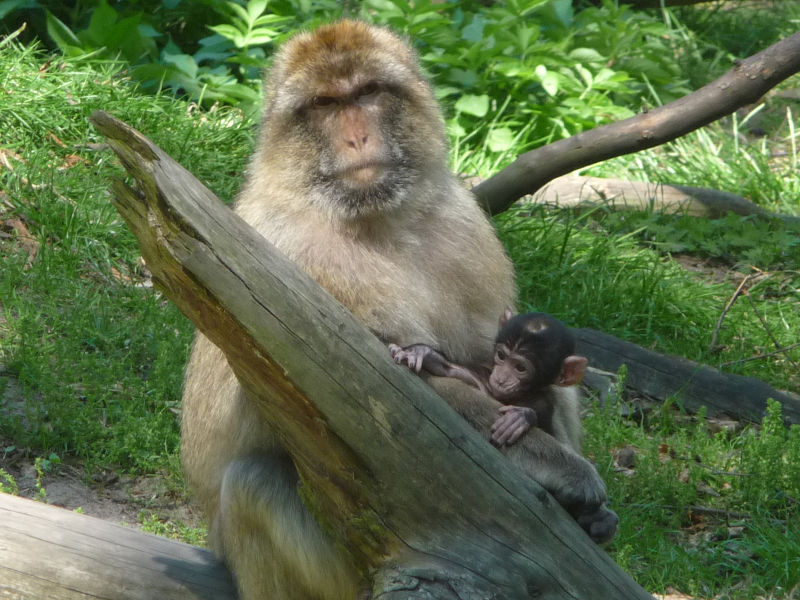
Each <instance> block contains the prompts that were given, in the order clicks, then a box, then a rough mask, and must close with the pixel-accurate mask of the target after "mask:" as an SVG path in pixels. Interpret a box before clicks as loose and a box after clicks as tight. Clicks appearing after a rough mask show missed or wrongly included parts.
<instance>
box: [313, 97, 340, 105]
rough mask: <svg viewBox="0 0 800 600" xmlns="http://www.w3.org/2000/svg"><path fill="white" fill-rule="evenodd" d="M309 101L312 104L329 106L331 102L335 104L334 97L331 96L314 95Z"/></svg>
mask: <svg viewBox="0 0 800 600" xmlns="http://www.w3.org/2000/svg"><path fill="white" fill-rule="evenodd" d="M311 103H312V104H313V105H314V106H331V105H332V104H336V98H334V97H332V96H314V99H313V100H312V101H311Z"/></svg>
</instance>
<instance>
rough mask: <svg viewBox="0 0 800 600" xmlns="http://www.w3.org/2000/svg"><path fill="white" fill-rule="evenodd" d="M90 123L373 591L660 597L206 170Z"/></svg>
mask: <svg viewBox="0 0 800 600" xmlns="http://www.w3.org/2000/svg"><path fill="white" fill-rule="evenodd" d="M91 120H92V123H93V124H94V125H95V126H96V127H97V128H98V129H99V130H100V131H101V132H102V133H103V134H104V135H105V136H106V138H107V139H108V142H109V145H110V146H111V147H112V149H113V150H114V151H115V152H116V153H117V155H118V156H119V157H120V160H121V161H122V163H123V165H124V166H125V168H126V169H127V170H128V172H129V173H130V174H131V175H132V176H133V177H134V178H135V179H136V181H137V189H136V190H132V189H130V188H128V187H127V186H126V185H125V184H123V183H121V182H117V184H116V185H115V186H114V192H115V196H116V197H115V199H114V204H115V206H116V207H117V209H118V210H119V212H120V213H121V214H122V216H123V218H124V219H125V220H126V222H127V223H128V225H129V227H130V228H131V230H132V231H133V232H134V234H135V235H136V237H137V239H138V240H139V244H140V247H141V250H142V255H143V256H144V258H145V260H146V261H147V265H148V268H149V269H150V270H151V272H152V273H153V278H154V282H155V283H156V285H157V286H158V288H159V289H160V290H162V291H163V292H164V294H165V295H166V296H167V297H168V298H170V299H171V300H172V301H173V302H175V304H176V305H177V306H178V308H179V309H180V310H181V311H182V312H183V313H184V314H185V315H186V316H187V317H189V318H190V319H191V320H192V321H194V323H195V324H196V325H197V327H198V328H199V329H200V331H202V332H203V333H204V334H205V335H206V336H207V337H208V338H209V339H211V340H212V341H213V342H214V343H215V344H217V345H218V346H219V347H220V349H221V350H222V351H223V352H224V353H225V355H226V358H227V359H228V362H229V363H230V365H231V367H232V368H233V370H234V372H235V373H236V375H237V378H238V379H239V381H240V382H241V384H242V386H243V387H244V388H245V390H246V391H247V394H248V398H251V399H252V400H253V401H254V402H255V403H256V404H257V406H258V408H259V410H260V411H261V412H262V414H263V415H264V418H266V419H268V420H269V421H270V422H271V424H272V425H273V426H274V428H275V430H276V431H277V432H278V435H279V436H280V438H281V440H282V442H283V443H284V445H285V447H286V448H287V450H288V451H289V452H290V454H291V455H292V458H293V460H294V462H295V464H296V466H297V468H298V472H299V473H300V477H301V481H302V492H303V493H302V494H301V495H302V497H303V499H304V501H305V502H306V503H307V504H308V505H309V507H310V508H311V510H312V512H313V513H314V514H315V515H317V516H318V517H320V519H321V520H322V521H323V523H324V526H325V528H326V530H327V531H329V532H330V534H331V535H332V536H333V537H334V538H335V540H336V541H337V542H338V543H339V544H340V545H341V547H343V548H345V549H346V550H347V551H349V552H350V554H351V556H352V557H353V558H354V560H355V561H356V563H357V564H358V565H359V566H360V568H361V569H362V571H363V572H364V573H365V574H367V573H368V574H369V575H370V576H371V577H372V579H373V598H381V599H382V600H400V599H405V598H412V597H413V598H430V599H431V600H437V599H440V600H454V599H456V598H467V597H469V598H500V597H502V598H507V599H508V600H516V599H519V600H522V599H523V598H531V597H533V596H535V597H537V598H541V599H543V600H555V599H564V600H567V599H571V600H576V599H581V598H585V599H589V598H592V599H597V600H611V599H614V600H617V599H619V600H623V599H634V598H636V599H642V600H644V599H645V598H650V596H649V595H648V594H647V593H646V592H645V591H644V590H642V589H641V588H640V587H639V586H637V585H636V584H635V583H634V582H633V581H632V580H631V579H630V578H629V577H628V576H626V575H625V574H624V573H623V572H622V571H620V570H619V568H618V567H617V566H616V565H614V563H613V562H612V561H611V560H610V559H609V558H608V556H606V555H605V554H604V553H603V552H602V550H599V549H598V548H597V546H596V545H595V544H593V543H592V542H591V541H590V539H589V537H588V536H586V535H585V534H584V533H583V531H582V530H581V529H580V528H579V527H578V526H577V524H576V523H575V522H574V521H573V520H572V519H571V518H570V517H569V516H568V515H567V514H566V512H564V511H563V510H562V509H561V507H560V506H559V505H558V504H557V503H556V502H555V501H554V500H552V499H551V498H550V497H549V496H548V495H547V494H546V493H545V492H544V491H543V490H542V489H541V488H540V487H539V486H538V485H537V484H536V483H535V482H534V481H533V480H531V479H529V478H527V477H525V476H523V475H522V474H521V473H520V472H519V471H517V470H516V469H515V468H514V467H513V465H511V464H510V463H509V462H508V461H506V460H504V459H503V457H502V455H501V454H500V453H499V452H498V451H497V450H495V449H494V448H492V447H491V446H490V445H489V444H488V442H487V441H486V440H483V439H481V437H480V436H479V435H478V434H477V432H476V431H474V430H473V429H471V428H470V427H469V425H467V423H466V422H465V421H464V420H463V419H461V417H459V416H458V415H457V414H456V413H455V412H454V411H453V410H452V409H450V407H449V406H447V404H446V403H445V402H444V401H443V400H441V398H439V397H438V396H437V395H436V394H435V393H434V392H433V390H432V389H431V388H430V387H428V386H427V385H425V383H423V382H422V380H421V379H419V378H418V377H415V376H414V375H412V374H411V373H410V372H409V371H408V369H405V368H402V367H399V366H398V365H395V364H394V362H393V361H392V359H391V357H390V355H389V353H388V351H387V349H386V348H385V347H384V346H383V344H382V343H381V342H380V341H379V340H378V339H377V338H375V336H373V335H372V334H371V333H370V332H369V331H368V330H366V329H365V328H364V326H363V325H362V324H361V323H360V322H359V321H357V320H356V319H355V317H354V316H353V315H352V314H351V313H350V312H348V311H347V310H346V309H345V308H344V307H343V306H341V305H340V304H338V303H337V302H336V301H335V300H333V298H331V297H330V296H329V295H328V294H327V293H326V292H325V291H324V290H322V288H320V287H319V286H318V285H317V284H316V283H315V282H314V281H313V280H312V279H311V278H309V277H308V276H307V275H305V274H304V273H303V272H301V271H300V270H299V269H298V268H297V267H296V265H294V264H293V263H291V262H290V261H289V260H288V259H287V258H286V257H285V256H283V255H282V254H281V253H280V252H279V251H278V250H277V249H276V248H275V247H274V246H272V245H271V244H269V243H268V242H267V241H266V240H265V239H264V238H263V237H262V236H261V235H259V234H258V233H257V232H256V231H255V230H254V229H252V228H251V227H250V226H248V225H247V224H246V223H244V221H242V220H241V219H240V218H239V217H238V216H236V215H235V214H234V213H233V212H232V211H231V210H229V209H228V208H227V207H225V206H224V205H223V204H222V203H221V202H220V201H219V200H218V199H217V198H216V197H215V196H214V195H213V194H212V193H211V192H210V191H209V190H208V189H206V188H205V187H203V186H202V184H200V183H199V182H198V181H197V180H196V179H195V178H194V177H192V175H191V174H190V173H188V172H187V171H186V170H185V169H183V168H182V167H181V166H180V165H178V164H177V163H176V162H175V161H173V160H172V159H171V158H170V157H169V156H167V155H166V154H165V153H164V152H163V151H162V150H161V149H160V148H158V147H157V146H155V145H153V144H152V143H151V142H149V141H148V140H147V139H146V138H144V137H143V136H142V135H141V134H139V133H138V132H136V131H134V130H133V129H131V128H130V127H128V126H127V125H125V124H124V123H122V122H120V121H118V120H116V119H114V118H113V117H111V116H109V115H107V114H105V113H94V114H93V115H92V118H91Z"/></svg>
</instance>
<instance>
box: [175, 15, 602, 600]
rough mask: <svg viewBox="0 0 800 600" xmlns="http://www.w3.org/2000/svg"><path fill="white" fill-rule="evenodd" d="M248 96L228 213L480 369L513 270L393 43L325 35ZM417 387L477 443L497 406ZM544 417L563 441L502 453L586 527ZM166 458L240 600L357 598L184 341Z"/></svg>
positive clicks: (289, 46)
mask: <svg viewBox="0 0 800 600" xmlns="http://www.w3.org/2000/svg"><path fill="white" fill-rule="evenodd" d="M265 89H266V98H265V109H264V116H263V123H262V125H261V130H260V134H259V137H258V141H257V148H256V150H255V153H254V155H253V157H252V159H251V161H250V164H249V167H248V171H247V176H246V180H245V182H244V185H243V188H242V190H241V191H240V193H239V196H238V198H237V200H236V203H235V207H234V210H235V211H236V213H237V214H239V215H240V216H241V217H242V218H243V219H244V220H245V221H247V222H248V223H249V224H250V225H252V226H253V227H254V228H255V229H256V230H258V231H259V232H260V233H261V234H262V235H264V236H265V237H266V239H267V240H269V241H270V242H271V243H273V244H274V245H275V246H277V247H278V248H279V249H280V250H281V251H283V252H284V253H285V254H286V255H287V256H288V257H289V258H290V259H292V260H293V261H295V262H296V263H297V264H298V266H299V267H300V268H302V269H303V270H305V271H306V272H307V273H308V274H309V275H311V276H312V277H313V278H314V279H316V280H317V282H318V283H319V284H320V285H322V286H323V287H324V288H325V289H326V290H327V291H328V292H329V293H331V294H332V295H333V296H334V297H335V298H336V299H337V300H339V301H340V302H341V303H342V304H344V305H345V306H346V307H347V308H349V309H350V310H351V311H352V312H353V313H354V314H355V315H356V317H357V318H359V319H360V320H361V321H362V322H363V323H364V324H365V325H366V326H367V327H369V328H370V329H371V330H372V331H373V332H374V333H375V334H376V335H377V336H378V337H379V338H381V339H382V340H384V341H385V342H388V341H393V342H396V343H399V344H404V345H408V344H411V343H413V342H422V343H425V344H428V345H430V346H432V347H436V348H440V349H442V351H443V352H444V353H445V354H446V355H447V356H449V357H451V358H452V359H453V360H454V361H457V362H459V363H461V364H466V365H474V364H488V362H489V361H490V360H491V354H490V352H491V348H492V339H493V337H494V332H495V319H496V315H498V314H501V313H502V311H503V309H504V307H506V306H508V305H510V304H512V303H513V300H514V293H515V290H514V281H513V273H512V267H511V264H510V262H509V260H508V258H507V257H506V255H505V253H504V251H503V248H502V246H501V244H500V242H499V241H498V239H497V237H496V235H495V232H494V230H493V228H492V225H491V224H490V222H489V220H488V219H487V217H486V216H485V215H484V213H483V211H482V210H481V209H480V207H479V206H478V205H477V203H476V201H475V199H474V197H472V195H471V194H470V193H469V192H467V191H465V190H464V189H463V188H462V187H461V186H460V185H459V183H458V182H457V181H456V179H455V177H454V176H453V175H452V173H451V172H450V170H449V169H448V166H447V158H448V157H447V146H446V140H445V133H444V123H443V120H442V118H441V115H440V112H439V107H438V105H437V103H436V101H435V99H434V97H433V94H432V93H431V89H430V86H429V84H428V83H427V81H426V80H425V79H424V77H423V76H422V75H421V73H420V69H419V66H418V64H417V60H416V57H415V55H414V53H413V51H412V50H411V48H410V46H409V45H408V44H407V43H406V42H405V41H403V40H402V39H401V38H400V37H398V36H396V35H395V34H393V33H391V32H390V31H388V30H386V29H383V28H380V27H374V26H370V25H367V24H365V23H361V22H356V21H340V22H337V23H334V24H331V25H325V26H322V27H320V28H319V29H317V30H316V31H313V32H304V33H300V34H298V35H296V36H295V37H294V38H292V39H291V40H290V41H288V42H286V43H285V44H284V45H283V46H282V48H281V49H280V50H279V52H278V53H277V55H276V56H275V59H274V62H273V65H272V68H271V71H270V74H269V76H268V79H267V80H266V85H265ZM430 384H431V385H432V386H433V387H434V388H435V389H436V390H437V391H438V392H439V393H440V394H441V395H442V396H443V397H444V398H445V399H446V400H447V401H448V402H449V403H450V404H451V406H453V408H454V409H455V410H456V411H457V412H459V413H460V414H461V415H462V416H464V417H465V418H466V419H467V420H468V421H469V422H470V423H471V424H472V425H473V426H474V427H476V428H477V429H478V430H479V431H481V432H488V431H489V428H490V427H491V425H492V423H493V422H494V420H495V415H496V413H497V410H498V408H499V406H500V404H499V403H498V402H496V401H495V400H493V399H491V398H488V397H487V396H485V395H483V394H481V393H480V392H479V391H478V390H475V389H473V388H471V387H469V386H467V385H465V384H464V383H462V382H459V381H454V380H451V379H446V378H430ZM561 412H562V413H563V414H561V416H558V417H557V418H558V420H559V422H561V423H563V429H564V432H563V433H564V434H563V435H556V434H554V437H555V438H557V439H554V437H551V436H549V435H547V434H542V435H543V436H546V438H544V437H541V436H538V435H537V430H533V431H531V432H528V435H525V436H524V437H523V438H522V439H521V440H520V441H519V442H518V443H516V444H514V445H513V446H510V447H507V448H505V449H504V450H503V451H504V452H505V453H506V454H507V455H508V457H509V459H510V460H512V461H514V462H515V463H517V464H518V465H520V467H521V468H523V469H524V470H525V471H526V473H527V474H528V475H530V476H531V477H533V478H534V479H535V480H536V481H538V482H539V483H540V484H541V485H542V486H543V487H545V488H546V489H547V490H549V491H550V492H551V493H552V494H553V495H554V496H555V498H556V499H557V500H558V501H559V502H560V503H562V504H563V505H565V506H570V507H573V508H574V509H575V510H579V511H580V512H581V513H582V514H585V515H589V518H590V520H594V521H598V522H599V521H600V517H593V516H592V513H593V512H596V511H598V510H600V511H602V510H604V509H603V508H602V506H603V503H604V501H605V499H606V496H605V486H604V484H603V481H602V479H601V478H600V477H599V475H598V474H597V472H596V471H595V469H594V467H593V466H592V465H591V464H590V463H589V462H588V461H586V460H585V459H584V458H583V457H581V456H580V449H579V447H577V446H576V443H575V442H576V440H577V433H576V432H579V431H580V421H579V417H578V412H577V406H574V407H573V406H564V407H562V409H561ZM555 418H556V417H555V416H554V419H555ZM557 440H560V441H557ZM182 461H183V466H184V472H185V474H186V478H187V482H188V484H189V487H190V489H191V491H192V493H193V495H194V498H195V499H196V501H197V502H198V504H199V506H200V508H201V509H202V511H203V512H204V513H205V515H206V517H207V518H208V520H209V524H210V529H209V543H210V545H211V547H212V548H213V549H214V550H215V551H216V552H217V553H218V554H220V555H221V556H222V557H223V558H224V560H225V561H226V562H227V564H228V565H229V567H230V568H231V570H232V571H233V573H234V577H235V579H236V581H237V586H238V589H239V593H240V597H241V598H242V599H243V600H252V599H256V598H259V599H263V598H275V599H278V598H280V599H281V600H311V599H314V600H323V599H324V600H328V599H330V600H342V599H348V600H350V599H352V598H355V597H356V596H357V595H358V593H359V590H360V589H361V588H362V585H363V581H362V574H360V573H359V572H358V571H357V570H356V569H355V568H354V566H353V564H352V563H351V561H350V560H349V559H348V557H347V556H346V554H345V553H344V552H343V551H342V550H341V549H340V548H334V546H333V544H332V543H331V542H330V540H329V539H328V538H327V537H326V535H325V534H324V533H323V532H322V530H321V528H320V527H319V525H318V524H317V523H316V522H315V521H314V519H313V518H312V517H311V515H310V514H309V512H308V511H307V509H306V508H305V506H304V505H303V504H302V502H301V500H300V498H299V496H298V494H297V489H296V488H297V485H298V477H297V473H296V471H295V469H294V466H293V465H292V463H291V460H290V459H289V457H288V455H287V453H286V451H285V449H284V448H282V447H281V445H280V443H279V442H278V440H277V438H276V436H275V434H274V433H273V431H271V429H270V427H269V424H268V423H265V422H264V421H263V419H262V417H261V415H260V414H259V413H258V411H257V410H256V408H255V406H254V405H253V404H251V403H250V402H248V399H247V398H246V396H245V394H244V392H243V391H242V388H241V386H240V385H239V384H238V382H237V381H236V378H235V376H234V374H233V372H232V371H231V369H230V367H229V366H228V364H227V362H226V361H225V357H224V356H223V354H222V353H221V351H220V350H219V349H217V348H216V347H215V346H214V345H213V344H211V343H210V342H209V341H208V340H207V339H206V338H205V337H204V336H202V335H201V334H198V335H197V336H196V339H195V342H194V345H193V348H192V353H191V357H190V360H189V365H188V367H187V371H186V376H185V381H184V394H183V421H182ZM601 516H602V515H601Z"/></svg>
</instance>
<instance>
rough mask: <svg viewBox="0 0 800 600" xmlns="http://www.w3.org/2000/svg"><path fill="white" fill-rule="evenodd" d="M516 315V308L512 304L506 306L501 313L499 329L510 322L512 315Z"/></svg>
mask: <svg viewBox="0 0 800 600" xmlns="http://www.w3.org/2000/svg"><path fill="white" fill-rule="evenodd" d="M513 316H514V310H513V309H512V308H511V307H510V306H506V309H505V310H504V311H503V314H502V315H500V322H499V325H500V327H499V329H502V328H503V325H505V324H506V323H508V321H509V320H510V319H511V317H513Z"/></svg>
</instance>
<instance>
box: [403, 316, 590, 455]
mask: <svg viewBox="0 0 800 600" xmlns="http://www.w3.org/2000/svg"><path fill="white" fill-rule="evenodd" d="M389 350H390V351H391V353H392V357H393V358H394V360H395V362H397V363H399V364H406V365H408V367H409V368H410V369H412V370H414V371H416V372H417V373H419V372H420V371H421V370H422V369H424V370H426V371H427V372H429V373H431V374H432V375H437V376H440V377H455V378H457V379H460V380H461V381H464V382H465V383H468V384H470V385H473V386H475V387H477V388H478V389H480V390H481V391H482V392H484V393H486V394H489V395H490V396H491V397H492V398H494V399H495V400H499V401H500V402H502V403H503V404H504V405H505V406H503V407H501V408H500V413H501V415H500V417H498V419H497V420H496V421H495V423H494V424H493V425H492V428H491V438H490V439H491V442H492V443H493V444H495V445H496V446H503V445H505V444H509V445H510V444H513V443H514V442H516V441H517V440H518V439H519V438H520V437H521V436H522V434H524V433H525V432H526V431H528V430H529V429H530V428H531V427H539V428H540V429H542V430H543V431H545V432H547V433H549V434H550V435H554V436H556V437H559V438H567V439H570V440H571V442H572V445H573V446H577V445H578V444H579V443H580V430H578V431H571V430H569V429H568V428H569V426H570V425H571V423H569V422H567V423H565V424H562V423H560V422H559V421H558V420H554V419H553V416H554V414H556V411H555V407H556V406H557V405H558V404H562V403H568V404H571V405H576V406H577V405H578V403H579V401H580V399H579V395H578V391H577V389H576V388H575V387H573V386H575V385H576V384H577V383H579V382H580V380H581V379H582V378H583V374H584V372H585V371H586V358H584V357H583V356H578V355H576V354H575V338H574V337H573V335H572V333H571V332H570V330H569V329H568V328H567V327H566V326H565V325H564V324H563V323H562V322H561V321H559V320H558V319H556V318H555V317H553V316H551V315H548V314H545V313H527V314H523V315H516V316H514V315H512V313H511V311H510V310H506V311H505V312H504V313H503V316H502V317H501V318H500V329H499V331H498V332H497V337H496V338H495V343H494V364H493V366H492V368H491V369H488V368H486V367H476V368H468V367H465V366H462V365H456V364H453V363H451V362H450V361H449V360H447V358H445V357H444V356H443V355H442V354H441V353H440V352H437V351H436V350H434V349H433V348H431V347H430V346H426V345H425V344H412V345H411V346H408V347H406V348H401V347H400V346H397V345H396V344H390V345H389ZM570 410H571V409H570Z"/></svg>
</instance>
